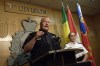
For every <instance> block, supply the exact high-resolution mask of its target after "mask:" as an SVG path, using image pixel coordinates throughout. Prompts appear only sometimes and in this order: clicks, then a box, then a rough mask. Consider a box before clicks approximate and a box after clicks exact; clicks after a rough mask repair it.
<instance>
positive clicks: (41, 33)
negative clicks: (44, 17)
mask: <svg viewBox="0 0 100 66" xmlns="http://www.w3.org/2000/svg"><path fill="white" fill-rule="evenodd" d="M42 35H44V32H43V31H37V32H36V34H35V36H34V38H36V39H38V38H39V37H41V36H42Z"/></svg>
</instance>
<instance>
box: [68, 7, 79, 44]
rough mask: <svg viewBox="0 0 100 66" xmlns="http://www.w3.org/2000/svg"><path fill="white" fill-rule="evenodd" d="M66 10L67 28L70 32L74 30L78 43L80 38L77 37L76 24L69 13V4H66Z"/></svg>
mask: <svg viewBox="0 0 100 66" xmlns="http://www.w3.org/2000/svg"><path fill="white" fill-rule="evenodd" d="M67 10H68V11H67V12H68V24H69V28H70V32H74V33H75V34H76V37H77V39H76V41H77V42H78V43H80V38H79V34H78V32H77V30H76V26H75V23H74V20H73V17H72V14H71V11H70V9H69V6H68V5H67Z"/></svg>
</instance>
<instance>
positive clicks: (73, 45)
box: [64, 42, 88, 61]
mask: <svg viewBox="0 0 100 66" xmlns="http://www.w3.org/2000/svg"><path fill="white" fill-rule="evenodd" d="M73 48H79V49H83V51H82V52H80V53H77V54H76V59H77V60H79V61H81V60H82V59H83V57H84V55H85V54H87V53H88V51H87V50H86V49H85V47H84V46H83V45H82V44H79V43H77V42H69V43H68V44H66V45H65V48H64V49H73ZM79 58H80V59H81V60H80V59H79Z"/></svg>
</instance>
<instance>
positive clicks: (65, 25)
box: [62, 3, 70, 44]
mask: <svg viewBox="0 0 100 66" xmlns="http://www.w3.org/2000/svg"><path fill="white" fill-rule="evenodd" d="M62 23H63V44H66V43H67V42H68V41H69V38H68V34H69V33H70V29H69V25H68V20H67V16H66V13H65V9H64V5H63V3H62Z"/></svg>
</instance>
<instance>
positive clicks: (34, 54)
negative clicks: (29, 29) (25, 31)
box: [23, 17, 61, 66]
mask: <svg viewBox="0 0 100 66" xmlns="http://www.w3.org/2000/svg"><path fill="white" fill-rule="evenodd" d="M49 27H50V19H49V17H43V18H42V19H41V22H40V30H39V31H37V32H33V33H31V34H29V36H28V37H27V39H26V40H25V42H24V45H23V49H24V52H25V53H27V52H30V53H31V60H34V59H36V58H38V57H39V56H41V55H43V54H44V53H46V52H48V51H50V50H57V49H61V46H60V42H59V39H60V38H59V37H56V35H55V34H52V33H50V32H48V30H49ZM46 61H47V60H41V61H40V62H38V63H31V64H30V66H47V64H46Z"/></svg>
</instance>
